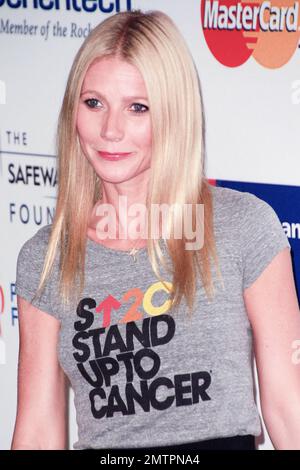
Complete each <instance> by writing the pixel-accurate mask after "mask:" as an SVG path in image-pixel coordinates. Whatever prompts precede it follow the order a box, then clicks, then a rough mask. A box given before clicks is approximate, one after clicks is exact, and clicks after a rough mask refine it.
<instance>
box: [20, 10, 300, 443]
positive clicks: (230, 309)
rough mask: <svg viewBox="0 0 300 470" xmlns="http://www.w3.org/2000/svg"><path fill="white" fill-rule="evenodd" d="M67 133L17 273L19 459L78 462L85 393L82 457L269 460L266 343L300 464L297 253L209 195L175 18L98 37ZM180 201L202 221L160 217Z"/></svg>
mask: <svg viewBox="0 0 300 470" xmlns="http://www.w3.org/2000/svg"><path fill="white" fill-rule="evenodd" d="M57 136H58V138H57V154H58V171H59V184H58V197H57V206H56V212H55V217H54V220H53V223H52V224H50V225H47V226H46V227H43V228H41V229H39V230H38V231H37V232H36V234H35V235H34V236H33V237H32V238H31V239H29V240H27V241H26V243H24V245H23V246H22V248H21V250H20V253H19V256H18V262H17V279H16V292H17V295H18V312H19V326H20V351H19V354H20V357H19V381H18V409H17V418H16V424H15V430H14V435H13V440H12V449H66V448H67V446H68V444H67V419H66V411H67V383H68V381H69V382H70V384H71V386H72V388H73V390H74V396H75V401H74V404H75V408H76V416H77V424H78V440H77V441H76V442H75V444H74V446H73V447H74V449H123V450H126V449H131V450H132V449H138V448H139V449H143V450H144V449H148V450H151V449H152V450H154V449H157V448H159V449H160V450H161V449H164V450H168V449H170V450H172V451H174V450H179V449H194V450H197V449H252V450H254V449H255V443H254V440H255V436H258V435H259V434H260V433H261V423H260V416H259V413H258V409H257V406H256V403H255V400H254V395H253V378H252V345H254V348H253V349H254V351H255V358H256V364H257V368H258V377H259V385H260V395H261V404H262V412H263V418H264V420H265V423H266V425H267V428H268V431H269V433H270V436H271V439H272V442H273V444H274V446H275V448H277V449H300V426H299V423H300V420H299V417H300V399H299V397H300V380H299V375H300V374H299V366H297V365H296V363H295V361H293V360H292V354H293V351H294V350H293V346H292V345H293V344H295V343H294V342H295V340H297V339H299V338H300V319H299V307H298V303H297V298H296V293H295V285H294V279H293V273H292V265H291V256H290V245H289V242H288V240H287V238H286V236H285V234H284V232H283V230H282V227H281V224H280V221H279V219H278V217H277V215H276V214H275V212H274V210H273V209H272V208H271V207H270V206H269V205H268V204H267V203H266V202H264V201H262V200H260V199H259V198H257V197H256V196H254V195H252V194H250V193H241V192H239V191H235V190H231V189H228V188H220V187H213V186H211V185H210V184H208V181H207V178H206V177H205V174H204V157H205V141H204V137H205V132H204V112H203V104H202V99H201V91H200V84H199V79H198V75H197V72H196V68H195V65H194V63H193V60H192V57H191V55H190V52H189V50H188V48H187V46H186V44H185V41H184V39H183V38H182V36H181V34H180V33H179V31H178V29H177V27H176V26H175V25H174V23H173V22H172V20H171V19H170V18H169V17H168V16H167V15H166V14H164V13H162V12H160V11H150V12H146V13H143V12H142V11H140V10H136V11H132V12H122V13H118V14H116V15H114V16H110V17H109V18H107V19H106V20H105V21H103V22H102V23H101V24H99V25H98V26H97V27H96V28H94V30H93V31H92V32H91V33H90V35H89V37H88V38H87V39H86V40H85V41H84V43H83V45H82V46H81V48H80V50H79V51H78V53H77V55H76V57H75V60H74V63H73V66H72V68H71V71H70V74H69V78H68V83H67V87H66V92H65V95H64V99H63V104H62V108H61V113H60V118H59V124H58V134H57ZM125 203H126V204H125ZM174 203H176V204H178V206H177V208H178V207H181V208H182V207H187V205H188V207H192V208H193V210H192V211H191V212H189V218H186V219H184V218H182V213H181V212H180V211H179V210H170V211H169V212H168V213H167V216H166V217H165V219H164V217H163V216H161V217H159V218H158V219H156V221H155V219H154V218H153V217H152V216H151V214H152V215H153V214H154V208H155V207H159V208H163V207H167V208H170V207H171V206H172V205H173V204H174ZM203 207H204V214H203V212H201V208H203ZM137 208H138V209H142V210H140V212H139V216H137ZM198 208H199V209H200V210H199V212H198ZM133 209H134V210H133ZM143 209H146V210H143ZM201 215H202V217H201ZM203 215H204V217H203ZM201 222H202V223H201ZM203 222H204V223H203ZM137 225H139V231H138V230H137ZM165 226H167V228H168V230H169V231H168V230H165V229H164V227H165ZM134 227H135V229H136V230H134ZM178 227H183V228H184V229H187V228H188V227H192V228H193V229H195V228H196V230H194V237H189V236H188V235H189V233H188V231H187V230H183V231H182V234H181V236H180V237H175V236H174V233H175V231H176V230H177V229H178ZM128 228H129V230H126V229H128ZM153 228H154V229H155V230H156V235H157V236H154V235H153V233H154V232H155V231H153ZM202 229H203V230H202ZM108 232H109V234H110V235H111V234H113V236H110V237H108V236H107V233H108ZM124 233H125V236H121V235H122V234H124ZM137 233H138V234H139V235H136V234H137ZM166 233H167V234H169V235H170V236H166ZM195 233H196V235H195ZM199 234H200V235H202V236H203V235H204V238H203V240H204V242H203V243H201V236H200V239H199V240H196V241H197V242H198V243H195V244H194V245H191V239H193V240H194V241H195V238H197V236H198V235H199ZM203 240H202V241H203ZM189 242H190V244H188V243H189ZM199 242H200V243H199ZM191 247H192V249H191Z"/></svg>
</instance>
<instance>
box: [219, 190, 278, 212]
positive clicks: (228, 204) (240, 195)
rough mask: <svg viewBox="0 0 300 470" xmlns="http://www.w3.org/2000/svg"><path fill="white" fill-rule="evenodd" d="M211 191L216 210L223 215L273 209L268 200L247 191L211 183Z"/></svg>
mask: <svg viewBox="0 0 300 470" xmlns="http://www.w3.org/2000/svg"><path fill="white" fill-rule="evenodd" d="M211 193H212V196H213V207H214V210H215V212H217V213H220V214H223V215H231V216H234V215H235V214H237V215H238V216H239V217H242V216H245V215H247V214H249V213H251V212H256V211H258V212H261V211H268V210H270V209H271V210H272V207H271V206H270V205H269V204H268V203H267V202H266V201H264V200H263V199H260V198H259V197H258V196H256V195H255V194H253V193H249V192H247V191H238V190H237V189H232V188H226V187H223V186H213V185H211Z"/></svg>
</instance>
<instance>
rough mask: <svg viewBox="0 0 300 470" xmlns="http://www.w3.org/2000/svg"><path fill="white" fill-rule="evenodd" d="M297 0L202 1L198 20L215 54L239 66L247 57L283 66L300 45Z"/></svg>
mask: <svg viewBox="0 0 300 470" xmlns="http://www.w3.org/2000/svg"><path fill="white" fill-rule="evenodd" d="M299 3H300V0H299V1H296V2H295V1H291V0H274V1H257V0H256V1H252V0H248V1H240V2H238V1H234V0H202V1H201V23H202V29H203V33H204V37H205V40H206V43H207V45H208V47H209V49H210V51H211V53H212V54H213V55H214V57H215V58H216V59H217V60H218V61H219V62H220V63H221V64H223V65H225V66H227V67H238V66H239V65H242V64H244V63H245V62H246V61H247V60H248V59H249V58H250V56H251V57H253V58H254V59H255V60H256V62H258V63H259V64H260V65H262V66H263V67H266V68H269V69H276V68H279V67H282V66H283V65H285V64H286V63H287V62H288V61H289V60H290V58H291V57H292V56H293V54H294V53H295V50H296V49H297V48H298V47H299V46H300V45H299V40H300V8H299Z"/></svg>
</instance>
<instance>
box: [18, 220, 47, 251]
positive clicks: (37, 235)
mask: <svg viewBox="0 0 300 470" xmlns="http://www.w3.org/2000/svg"><path fill="white" fill-rule="evenodd" d="M51 227H52V224H48V225H44V226H43V227H40V228H39V229H37V230H36V231H35V232H34V234H33V235H32V236H31V237H29V238H27V239H26V240H25V241H24V242H23V244H22V246H21V249H20V253H21V252H22V253H23V252H26V253H27V254H31V255H32V254H35V255H37V254H38V253H39V252H41V253H42V252H44V250H45V248H46V246H47V244H48V240H49V236H50V233H51Z"/></svg>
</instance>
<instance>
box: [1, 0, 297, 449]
mask: <svg viewBox="0 0 300 470" xmlns="http://www.w3.org/2000/svg"><path fill="white" fill-rule="evenodd" d="M49 3H50V2H49ZM232 3H234V2H232ZM295 3H296V4H297V5H298V6H299V2H295ZM37 4H38V5H40V4H39V2H37ZM77 4H78V5H81V7H82V4H83V2H81V3H80V1H78V2H77ZM95 4H96V3H95ZM292 4H294V2H290V1H288V0H286V1H282V5H292ZM0 5H1V6H0V51H1V56H0V57H1V63H0V182H1V186H0V188H1V189H0V191H1V193H0V221H1V230H0V256H1V272H0V312H1V313H0V320H1V330H2V334H1V335H0V374H1V388H0V421H1V427H0V449H9V448H10V444H11V439H12V434H13V428H14V422H15V414H16V399H17V363H18V320H17V309H16V296H15V294H14V282H15V270H16V259H17V254H18V251H19V249H20V247H21V245H22V244H23V243H24V241H25V240H26V239H28V238H29V237H31V236H32V235H33V234H34V233H35V232H36V231H37V229H38V228H39V227H40V226H42V225H46V224H48V223H51V216H52V215H53V213H54V207H55V181H56V170H55V164H56V159H55V155H54V136H55V129H56V123H57V118H58V112H59V109H60V105H61V101H62V97H63V92H64V87H65V85H66V79H67V75H68V72H69V69H70V66H71V63H72V61H73V58H74V55H75V53H76V51H77V50H78V48H79V47H80V45H81V43H82V41H83V39H84V38H83V36H81V37H74V35H73V34H71V33H72V28H73V30H74V31H75V30H76V34H77V35H79V36H80V33H82V34H84V33H86V32H87V31H89V30H90V29H91V28H92V27H93V26H95V25H96V24H98V23H99V22H100V21H102V20H103V19H105V18H106V16H107V15H108V14H114V13H116V11H117V10H116V8H117V7H118V5H119V6H120V8H121V9H122V10H125V9H126V8H127V7H128V6H131V8H132V9H133V8H141V9H142V10H144V11H146V10H153V9H158V10H163V11H165V12H166V13H167V14H168V15H170V16H171V17H172V18H173V20H174V21H175V23H176V24H177V25H178V27H179V29H180V30H181V32H182V34H183V35H184V37H185V38H186V40H187V43H188V45H189V47H190V49H191V52H192V54H193V57H194V60H195V63H196V65H197V68H198V71H199V76H200V80H201V85H202V89H203V96H204V105H205V112H206V125H207V163H206V165H207V175H208V177H209V178H212V179H223V180H235V181H252V182H263V183H280V184H287V185H298V184H299V169H300V164H299V155H298V152H299V148H300V132H299V129H300V67H299V65H300V57H299V56H300V49H299V48H298V49H296V50H295V52H294V53H293V54H290V56H289V57H287V61H286V63H285V64H284V65H283V66H281V67H273V68H270V67H267V66H264V65H261V64H260V63H259V62H258V61H257V60H255V59H254V58H253V57H250V58H249V59H248V60H247V61H246V62H245V63H243V64H241V65H239V66H236V67H230V66H226V65H223V64H222V63H221V62H220V61H219V60H217V58H216V57H215V56H214V54H213V53H212V52H211V50H210V49H209V47H208V45H207V43H206V41H205V37H204V33H203V28H202V25H201V17H200V1H198V0H188V1H185V2H183V1H181V0H134V1H131V2H130V1H128V2H127V1H126V0H124V1H122V0H120V1H111V2H109V1H102V2H101V1H100V0H99V2H98V3H97V5H102V6H103V8H104V7H106V8H107V7H108V6H109V5H111V6H112V7H113V9H112V11H111V12H110V13H105V12H104V11H100V10H99V8H98V9H97V10H96V11H95V12H93V13H91V12H86V11H83V10H82V11H80V12H78V11H76V10H75V9H74V8H73V9H71V10H67V8H66V3H65V2H63V1H61V2H60V5H59V6H60V9H57V10H55V9H49V10H43V9H42V8H41V7H40V6H39V8H36V9H35V8H34V7H33V2H30V0H28V7H27V8H25V7H23V6H22V5H21V6H20V7H19V8H14V9H13V8H10V6H9V3H7V0H3V1H1V2H0ZM57 22H59V26H60V30H59V31H60V34H61V35H57V33H58V28H57V26H58V23H57ZM25 23H26V24H27V30H26V28H25V27H24V25H25ZM47 24H48V27H47ZM297 24H298V25H299V24H300V13H298V23H297ZM16 25H21V26H23V34H21V28H20V27H17V26H16ZM28 25H31V26H32V28H31V33H32V34H29V28H28ZM55 26H56V29H54V27H55ZM47 28H48V29H47ZM63 28H65V31H63ZM80 28H81V29H80ZM74 31H73V32H74ZM55 33H56V35H55ZM63 34H64V35H63ZM291 34H294V35H295V34H296V35H297V34H298V36H297V37H298V38H299V33H291ZM282 38H283V39H282V40H283V41H284V40H285V41H287V42H288V41H289V37H287V35H285V36H283V37H282ZM271 40H272V38H271ZM218 41H221V37H220V39H218V37H217V38H216V42H218ZM275 46H276V44H275V42H274V48H273V49H270V55H272V54H273V55H274V56H275V55H276V51H277V49H276V47H275ZM229 53H230V51H229ZM232 54H235V52H234V51H232ZM264 438H265V442H264V443H262V444H260V446H259V448H261V449H272V445H271V442H270V440H269V438H268V435H267V433H266V430H265V429H264ZM75 440H77V436H76V421H75V412H74V405H73V392H72V390H71V391H70V448H71V449H72V445H73V443H74V442H75Z"/></svg>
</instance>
